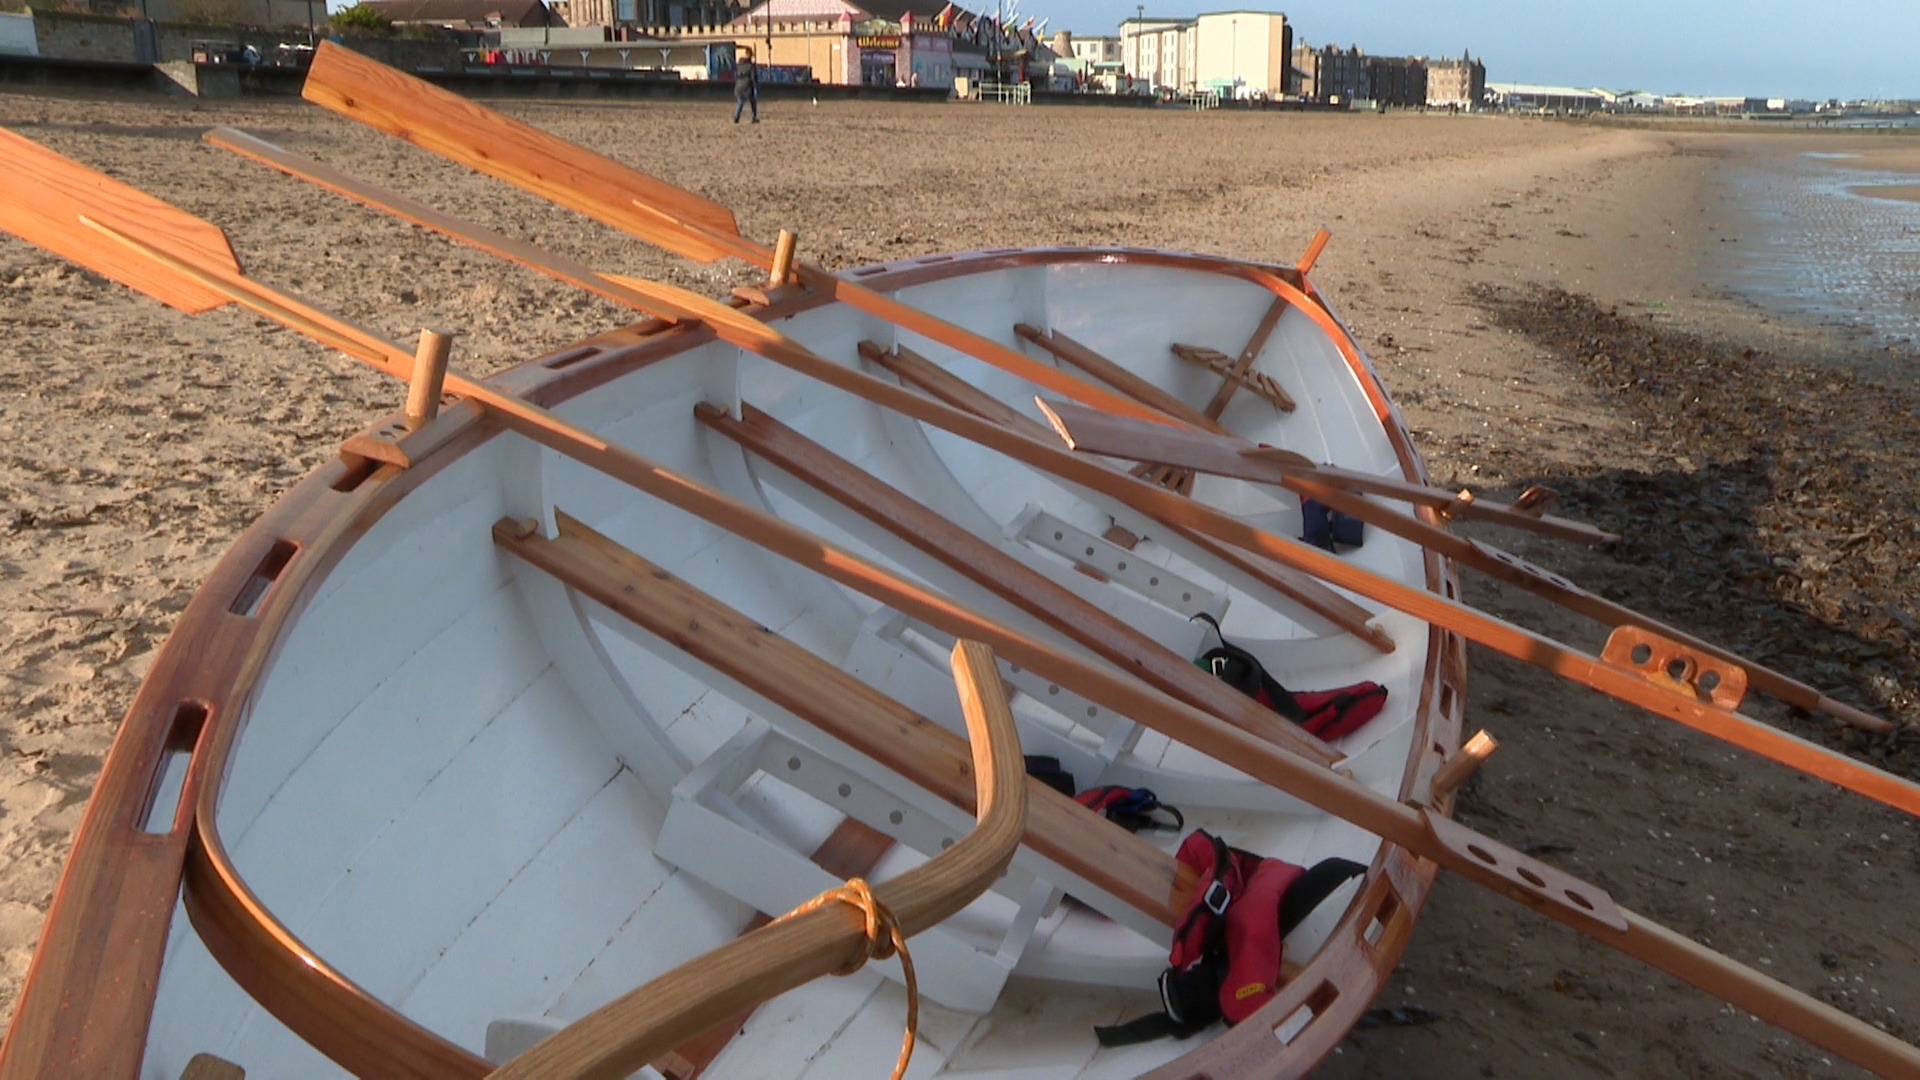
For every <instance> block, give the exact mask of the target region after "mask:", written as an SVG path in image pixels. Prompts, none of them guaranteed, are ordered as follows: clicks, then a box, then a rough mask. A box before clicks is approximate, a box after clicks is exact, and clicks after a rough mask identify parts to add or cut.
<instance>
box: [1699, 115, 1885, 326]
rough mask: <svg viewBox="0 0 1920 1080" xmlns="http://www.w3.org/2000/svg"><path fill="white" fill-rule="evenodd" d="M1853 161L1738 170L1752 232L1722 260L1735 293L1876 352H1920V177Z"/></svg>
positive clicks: (1721, 254) (1792, 161)
mask: <svg viewBox="0 0 1920 1080" xmlns="http://www.w3.org/2000/svg"><path fill="white" fill-rule="evenodd" d="M1856 156H1857V155H1852V154H1838V153H1822V152H1810V153H1803V154H1798V155H1794V156H1792V157H1790V158H1785V159H1775V160H1771V161H1768V162H1767V163H1766V164H1765V165H1762V166H1757V167H1753V168H1742V169H1737V170H1735V171H1734V172H1733V174H1732V177H1731V183H1732V186H1733V189H1734V199H1735V202H1736V204H1737V205H1738V206H1739V207H1740V209H1741V210H1742V211H1743V212H1744V213H1745V215H1746V216H1747V219H1748V221H1749V222H1750V224H1751V227H1750V228H1749V229H1747V230H1743V232H1744V236H1743V237H1742V240H1741V242H1740V243H1738V244H1722V245H1720V249H1719V251H1718V252H1717V253H1716V254H1717V256H1718V259H1719V261H1720V263H1721V272H1722V276H1723V278H1724V279H1725V282H1726V284H1727V285H1728V286H1729V287H1731V288H1732V289H1733V291H1734V292H1736V293H1738V294H1741V295H1743V296H1745V297H1747V298H1748V299H1750V300H1752V301H1753V302H1755V303H1758V304H1762V305H1764V306H1766V307H1769V308H1772V309H1775V310H1779V311H1783V312H1785V313H1788V314H1795V315H1799V316H1802V317H1807V318H1811V319H1814V320H1817V321H1820V322H1823V323H1827V324H1830V325H1838V326H1842V327H1845V328H1847V329H1850V330H1853V331H1855V332H1857V333H1859V334H1860V335H1861V336H1862V338H1863V340H1864V341H1865V342H1866V343H1868V344H1870V345H1872V346H1874V347H1876V348H1884V347H1893V348H1895V349H1898V350H1900V351H1907V352H1911V351H1913V350H1915V349H1916V348H1920V202H1914V201H1910V200H1906V199H1895V198H1887V197H1884V196H1876V195H1874V194H1871V192H1872V190H1873V189H1874V188H1876V187H1881V186H1904V187H1905V188H1906V189H1907V191H1908V192H1909V193H1911V192H1912V191H1913V190H1914V185H1920V175H1915V174H1912V173H1902V172H1883V171H1877V170H1870V169H1860V168H1855V167H1849V166H1848V165H1847V164H1846V162H1847V161H1848V160H1849V159H1851V158H1854V157H1856Z"/></svg>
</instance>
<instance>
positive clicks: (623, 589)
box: [493, 511, 1192, 925]
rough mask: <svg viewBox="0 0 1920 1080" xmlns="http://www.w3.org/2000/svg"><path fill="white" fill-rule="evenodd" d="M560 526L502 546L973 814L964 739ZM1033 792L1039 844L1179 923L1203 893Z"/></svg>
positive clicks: (1031, 837)
mask: <svg viewBox="0 0 1920 1080" xmlns="http://www.w3.org/2000/svg"><path fill="white" fill-rule="evenodd" d="M555 521H556V522H557V523H558V525H559V535H558V536H557V537H554V538H553V539H544V538H542V537H540V536H539V535H538V534H537V533H532V532H528V531H526V529H525V527H524V526H523V525H522V523H520V522H514V521H503V522H501V523H500V524H498V525H496V526H495V527H494V531H493V536H494V542H495V543H497V544H499V545H500V546H501V547H502V548H505V549H506V550H508V551H511V552H513V553H514V554H515V555H517V556H519V557H520V558H522V559H525V560H526V561H527V562H529V563H531V564H532V565H534V566H537V567H539V568H540V569H541V570H543V571H545V572H547V573H549V574H551V575H553V577H554V578H556V579H557V580H559V581H561V582H564V583H565V584H566V585H567V586H569V587H570V588H572V589H575V590H576V591H578V592H579V593H580V594H581V595H582V596H585V597H587V598H589V599H591V600H593V601H595V602H596V603H599V604H601V605H603V606H605V607H606V608H607V609H608V610H610V611H612V612H614V613H615V614H617V615H619V616H621V617H622V618H625V619H627V620H628V621H630V622H632V623H633V624H634V625H636V626H639V627H640V628H642V629H644V630H646V631H648V632H649V633H652V634H654V635H655V636H657V637H660V638H662V639H664V640H666V641H669V642H672V643H673V644H674V645H675V646H677V647H679V648H681V649H684V650H685V651H686V652H687V653H688V655H690V656H692V657H693V658H695V659H696V660H699V661H700V662H701V663H703V664H706V665H707V666H709V667H711V668H713V669H715V670H716V671H719V672H720V673H721V674H723V675H725V676H727V677H728V678H730V679H733V680H735V681H736V682H739V683H740V684H741V685H742V686H745V687H746V688H747V689H749V690H751V691H753V692H754V693H756V694H759V695H760V696H762V697H764V698H766V699H767V700H769V701H771V702H773V703H774V704H776V705H778V706H780V707H781V708H783V709H785V710H787V711H788V712H790V713H792V714H793V715H795V716H798V717H800V718H801V719H803V720H805V721H806V722H808V723H810V724H812V725H814V726H815V727H817V728H819V729H820V730H821V731H823V732H825V733H826V734H828V735H830V736H832V737H833V738H835V739H838V740H840V741H841V742H844V743H846V744H847V745H848V746H851V747H853V748H854V749H855V750H857V751H859V752H860V753H863V754H866V755H867V756H869V757H871V758H873V759H874V760H876V761H878V762H879V763H880V764H881V765H883V766H885V767H886V768H888V769H891V770H893V771H894V772H897V773H899V774H900V775H901V776H904V777H906V778H907V779H908V780H909V781H911V782H912V783H914V784H917V785H919V786H920V787H922V788H925V789H926V790H927V791H929V792H931V793H933V794H934V795H936V796H938V797H940V798H942V799H945V800H947V801H948V802H950V803H952V804H953V805H955V806H958V807H960V808H962V809H968V810H970V809H972V808H973V790H972V780H971V779H970V773H969V767H968V765H967V748H966V744H965V743H963V742H962V741H961V740H960V738H959V737H958V736H956V735H954V734H952V733H951V732H949V731H947V730H946V729H945V728H942V727H941V726H940V725H939V724H936V723H934V722H933V721H932V720H929V719H927V718H925V717H923V716H921V715H919V714H918V713H915V712H913V711H912V710H911V709H908V708H907V707H906V706H904V705H902V704H900V703H899V702H897V701H895V700H894V699H892V698H890V697H888V696H886V695H885V694H882V693H881V692H880V691H878V690H875V689H874V688H873V687H871V686H869V685H867V684H866V683H864V682H862V681H861V680H860V679H858V678H856V677H855V676H853V675H850V674H848V673H847V672H845V671H842V670H841V669H839V668H837V667H834V666H833V665H832V664H829V663H827V662H826V661H824V660H822V659H820V658H819V657H818V656H815V655H814V654H813V653H811V652H808V651H807V650H806V649H804V648H802V647H800V646H799V645H796V644H794V643H792V642H790V641H788V640H787V639H785V638H783V637H781V636H780V635H778V634H775V633H773V632H772V631H770V630H768V629H767V628H766V627H763V626H760V625H759V624H757V623H755V622H753V621H752V620H751V619H748V618H747V617H746V616H744V615H742V614H740V613H739V612H738V611H735V610H734V609H732V608H730V607H727V606H726V605H724V604H722V603H720V602H719V601H718V600H715V599H714V598H713V597H711V596H709V595H708V594H706V593H704V592H702V591H700V590H699V589H696V588H694V587H693V586H692V585H689V584H687V583H686V582H684V581H682V580H680V579H678V578H675V577H673V576H672V575H670V574H668V573H667V572H666V571H665V570H662V569H661V568H660V567H658V566H656V565H655V564H653V563H652V562H650V561H648V560H647V559H645V558H643V557H642V556H640V555H638V554H636V553H634V552H632V551H629V550H628V549H626V548H624V547H621V546H620V545H619V544H616V543H614V542H613V541H612V540H609V539H607V538H606V537H605V536H602V535H601V534H599V533H597V532H595V531H593V530H592V529H590V528H588V527H587V526H586V525H583V524H581V523H580V522H579V521H577V520H575V519H574V518H572V517H569V516H568V515H566V514H565V513H561V512H558V511H556V512H555ZM1024 782H1025V783H1027V784H1028V785H1029V791H1028V812H1027V823H1026V830H1025V835H1026V840H1025V843H1026V844H1027V846H1029V847H1031V848H1032V849H1033V850H1034V851H1036V852H1038V853H1039V854H1040V855H1042V856H1043V857H1045V858H1047V859H1050V860H1052V861H1054V862H1056V863H1058V864H1059V865H1061V866H1063V867H1066V868H1067V869H1068V870H1069V871H1070V872H1072V873H1074V874H1077V875H1079V876H1080V877H1082V878H1084V879H1085V880H1087V881H1089V882H1092V883H1094V885H1095V886H1096V887H1097V888H1099V889H1101V890H1103V891H1105V892H1106V893H1108V894H1110V895H1112V896H1114V897H1116V898H1118V899H1119V900H1120V901H1121V902H1122V903H1125V904H1126V905H1127V906H1129V907H1132V908H1134V909H1136V910H1138V911H1141V912H1144V913H1146V914H1148V915H1150V916H1151V917H1152V918H1154V919H1155V920H1156V921H1159V922H1162V923H1165V924H1167V925H1172V923H1173V921H1174V919H1175V918H1176V917H1177V915H1178V912H1179V911H1180V910H1181V900H1182V898H1183V896H1184V894H1185V893H1187V892H1190V891H1191V890H1192V875H1191V873H1190V872H1183V871H1181V870H1180V869H1179V866H1178V864H1176V863H1175V862H1174V860H1173V858H1172V857H1171V856H1169V855H1167V854H1166V853H1164V852H1162V851H1160V850H1159V849H1158V848H1155V847H1154V846H1152V845H1151V844H1148V843H1147V842H1145V841H1144V840H1141V839H1139V838H1138V837H1135V836H1133V835H1132V834H1130V833H1128V832H1127V831H1126V830H1124V829H1121V828H1120V827H1119V826H1117V825H1113V824H1112V823H1110V822H1108V821H1106V820H1105V819H1104V818H1101V817H1099V816H1098V815H1096V814H1094V813H1093V812H1092V811H1089V810H1087V809H1086V808H1085V807H1083V806H1080V805H1079V804H1077V803H1075V802H1074V801H1073V800H1071V799H1069V798H1067V797H1065V796H1063V795H1061V794H1060V793H1059V792H1057V791H1054V790H1053V789H1052V788H1049V787H1047V786H1046V785H1044V784H1041V783H1040V782H1039V781H1037V780H1026V781H1024Z"/></svg>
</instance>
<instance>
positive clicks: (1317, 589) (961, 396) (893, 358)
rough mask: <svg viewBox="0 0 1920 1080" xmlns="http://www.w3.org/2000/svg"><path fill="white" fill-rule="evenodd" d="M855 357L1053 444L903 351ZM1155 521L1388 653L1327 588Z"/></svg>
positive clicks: (1355, 609)
mask: <svg viewBox="0 0 1920 1080" xmlns="http://www.w3.org/2000/svg"><path fill="white" fill-rule="evenodd" d="M860 355H861V356H862V357H864V358H865V359H867V360H869V361H871V362H872V363H874V364H877V365H879V366H881V367H883V368H885V369H887V370H888V371H890V372H892V373H893V374H894V375H896V376H898V377H899V378H900V380H901V381H902V382H903V383H906V384H910V385H912V386H914V387H917V388H918V389H920V390H923V391H925V392H926V393H927V394H929V395H931V396H932V397H934V398H935V399H937V400H939V401H943V402H945V403H947V404H948V405H951V406H953V407H954V408H957V409H960V410H962V411H964V412H968V413H971V414H973V415H975V416H978V417H980V418H982V419H984V420H987V421H989V422H991V423H994V424H998V425H1000V426H1002V427H1005V428H1006V429H1007V430H1009V431H1010V432H1013V433H1014V434H1016V435H1020V436H1022V437H1025V438H1026V439H1028V440H1029V441H1032V442H1035V443H1038V444H1040V445H1042V446H1047V445H1051V444H1052V443H1053V442H1054V441H1055V440H1054V436H1053V433H1052V432H1051V431H1050V430H1048V428H1047V426H1046V425H1045V424H1042V423H1041V422H1040V421H1038V420H1035V419H1033V418H1032V417H1029V416H1025V415H1023V414H1021V413H1020V411H1019V410H1017V409H1015V408H1013V407H1012V406H1011V405H1008V404H1006V403H1005V402H1002V401H1000V400H999V399H998V398H995V397H994V396H993V395H991V394H989V393H987V392H986V391H984V390H981V389H980V388H979V387H976V386H974V385H973V384H971V383H968V382H966V381H965V380H963V379H960V378H959V377H957V376H955V375H954V374H953V373H951V372H949V371H947V370H946V369H945V368H942V367H941V366H940V365H938V364H935V363H933V362H932V361H930V360H928V359H927V358H926V357H924V356H921V355H920V354H918V353H916V352H914V351H913V350H911V349H908V348H906V347H905V346H899V347H896V348H894V349H892V350H886V349H882V348H881V347H880V346H879V345H876V344H874V343H873V342H870V341H868V342H862V343H861V344H860ZM1116 471H1117V470H1116ZM1149 482H1150V481H1149ZM1156 520H1159V521H1160V522H1161V524H1163V525H1165V526H1166V527H1167V529H1168V530H1169V531H1170V532H1172V533H1174V534H1175V535H1177V536H1179V537H1180V538H1181V539H1183V540H1185V541H1186V542H1187V543H1189V544H1192V545H1193V546H1195V547H1198V548H1200V549H1201V550H1202V551H1204V552H1206V554H1207V555H1208V556H1209V557H1211V558H1215V559H1218V560H1220V561H1221V562H1222V563H1225V564H1226V565H1228V566H1231V567H1232V568H1234V569H1235V570H1237V571H1239V572H1240V573H1243V574H1245V575H1247V576H1248V577H1250V578H1252V579H1254V580H1255V581H1257V582H1259V583H1260V584H1261V585H1262V586H1264V587H1265V588H1268V589H1271V590H1273V592H1274V593H1275V594H1277V595H1279V596H1281V597H1284V598H1285V599H1287V600H1290V601H1292V602H1293V603H1296V604H1299V605H1300V606H1301V607H1303V608H1305V609H1306V610H1308V611H1311V612H1312V613H1314V614H1315V615H1318V616H1320V617H1321V618H1323V619H1326V620H1327V621H1328V622H1331V623H1333V624H1334V625H1335V626H1338V627H1339V628H1340V629H1342V630H1344V631H1346V632H1347V633H1349V634H1352V635H1354V636H1355V637H1357V638H1359V639H1360V640H1362V641H1365V642H1366V643H1367V644H1369V645H1371V646H1372V647H1373V648H1374V649H1375V650H1377V651H1379V652H1383V653H1389V652H1392V651H1393V650H1394V642H1393V638H1391V637H1389V636H1388V635H1387V634H1386V632H1385V631H1383V630H1381V629H1380V628H1379V627H1377V626H1375V625H1373V623H1372V621H1371V620H1372V618H1373V613H1372V612H1370V611H1368V610H1367V609H1366V608H1364V607H1361V606H1360V605H1359V604H1356V603H1354V602H1353V601H1352V600H1349V599H1347V598H1346V597H1345V596H1342V595H1340V594H1339V593H1337V592H1334V591H1333V590H1332V589H1329V588H1327V586H1326V585H1325V584H1324V583H1322V582H1320V581H1318V580H1316V579H1314V578H1312V577H1309V576H1307V575H1305V574H1301V573H1298V572H1297V571H1295V570H1293V569H1291V568H1290V567H1286V566H1281V565H1279V564H1278V563H1275V562H1273V561H1272V560H1270V559H1263V558H1261V557H1259V556H1257V555H1253V554H1250V553H1248V552H1245V551H1242V550H1240V549H1238V548H1234V547H1231V546H1230V545H1226V544H1222V543H1220V542H1219V541H1217V540H1215V539H1213V538H1212V537H1210V536H1206V535H1204V534H1201V533H1198V532H1195V531H1194V530H1192V529H1188V528H1185V527H1183V526H1180V525H1176V524H1173V523H1171V522H1167V521H1165V520H1164V519H1160V518H1156Z"/></svg>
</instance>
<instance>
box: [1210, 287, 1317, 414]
mask: <svg viewBox="0 0 1920 1080" xmlns="http://www.w3.org/2000/svg"><path fill="white" fill-rule="evenodd" d="M1303 272H1304V271H1303ZM1291 306H1292V305H1291V304H1289V303H1287V301H1286V298H1284V297H1280V296H1276V297H1274V298H1273V303H1271V304H1268V305H1267V311H1266V314H1264V315H1262V316H1260V323H1259V325H1258V326H1255V327H1254V328H1253V336H1251V337H1249V338H1247V345H1246V348H1244V349H1241V350H1240V355H1239V357H1238V358H1236V359H1235V360H1234V362H1233V370H1232V371H1230V372H1228V373H1227V376H1226V378H1225V379H1224V380H1223V381H1222V382H1221V383H1220V389H1218V390H1215V391H1214V392H1213V397H1212V398H1211V399H1210V400H1208V402H1207V407H1206V408H1205V409H1202V410H1201V412H1204V413H1205V414H1206V415H1207V418H1208V419H1210V420H1218V419H1220V417H1221V415H1222V414H1224V413H1225V412H1226V411H1227V406H1228V405H1230V404H1232V402H1233V395H1234V393H1235V392H1236V391H1238V390H1239V389H1240V385H1241V380H1242V376H1244V375H1246V374H1247V373H1248V372H1250V371H1252V370H1253V362H1254V361H1255V360H1258V359H1259V358H1260V352H1261V350H1263V349H1265V348H1266V347H1267V339H1268V338H1270V337H1272V336H1273V332H1274V330H1275V329H1277V328H1278V327H1279V326H1280V317H1281V316H1283V315H1285V314H1286V313H1287V308H1289V307H1291ZM1278 385H1279V384H1277V383H1276V384H1275V386H1276V388H1277V387H1278ZM1274 404H1275V405H1279V407H1280V408H1281V409H1283V410H1285V411H1287V412H1292V411H1293V408H1294V406H1293V399H1292V398H1291V397H1289V398H1287V403H1286V404H1284V405H1281V404H1280V402H1278V401H1276V402H1274Z"/></svg>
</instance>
